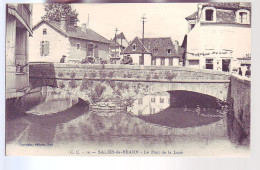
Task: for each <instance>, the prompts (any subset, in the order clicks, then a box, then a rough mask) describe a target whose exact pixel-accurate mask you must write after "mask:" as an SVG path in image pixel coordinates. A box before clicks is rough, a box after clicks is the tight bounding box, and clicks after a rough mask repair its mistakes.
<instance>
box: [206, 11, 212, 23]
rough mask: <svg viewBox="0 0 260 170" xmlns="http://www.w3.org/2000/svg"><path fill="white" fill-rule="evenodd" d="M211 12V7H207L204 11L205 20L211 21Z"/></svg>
mask: <svg viewBox="0 0 260 170" xmlns="http://www.w3.org/2000/svg"><path fill="white" fill-rule="evenodd" d="M213 13H214V10H212V9H207V10H206V11H205V15H206V17H205V18H206V21H213Z"/></svg>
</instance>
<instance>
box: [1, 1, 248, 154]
mask: <svg viewBox="0 0 260 170" xmlns="http://www.w3.org/2000/svg"><path fill="white" fill-rule="evenodd" d="M251 21H252V20H251V3H250V2H215V3H213V2H208V3H146V4H142V3H138V4H135V3H132V4H120V3H118V4H105V3H104V4H102V3H100V4H84V3H82V4H77V3H73V4H69V3H66V4H64V3H63V4H62V3H52V4H47V3H45V4H44V3H42V4H14V3H10V4H6V41H5V42H6V53H5V54H6V89H5V91H6V96H5V102H6V120H5V124H6V129H5V142H6V155H7V156H28V155H31V156H34V155H47V156H63V155H66V156H167V157H186V156H196V157H197V156H198V157H201V156H221V157H223V156H229V157H230V156H231V157H237V156H250V117H251V115H250V105H251V97H250V96H251V70H250V67H251Z"/></svg>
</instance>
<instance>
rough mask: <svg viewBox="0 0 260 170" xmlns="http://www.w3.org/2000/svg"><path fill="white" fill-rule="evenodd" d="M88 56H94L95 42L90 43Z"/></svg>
mask: <svg viewBox="0 0 260 170" xmlns="http://www.w3.org/2000/svg"><path fill="white" fill-rule="evenodd" d="M87 50H88V51H87V56H91V57H93V56H94V45H93V44H88V48H87Z"/></svg>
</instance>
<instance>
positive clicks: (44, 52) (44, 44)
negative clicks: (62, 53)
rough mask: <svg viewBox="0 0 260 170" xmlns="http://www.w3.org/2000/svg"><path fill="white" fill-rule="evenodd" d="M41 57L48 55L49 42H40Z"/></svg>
mask: <svg viewBox="0 0 260 170" xmlns="http://www.w3.org/2000/svg"><path fill="white" fill-rule="evenodd" d="M40 51H41V56H48V55H49V41H41V50H40Z"/></svg>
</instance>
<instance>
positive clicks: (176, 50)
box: [173, 40, 179, 54]
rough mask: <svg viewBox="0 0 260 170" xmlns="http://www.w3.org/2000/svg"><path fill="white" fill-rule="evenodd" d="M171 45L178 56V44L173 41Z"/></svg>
mask: <svg viewBox="0 0 260 170" xmlns="http://www.w3.org/2000/svg"><path fill="white" fill-rule="evenodd" d="M173 45H174V49H175V52H176V54H179V42H178V41H176V40H175V41H174V42H173Z"/></svg>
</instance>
